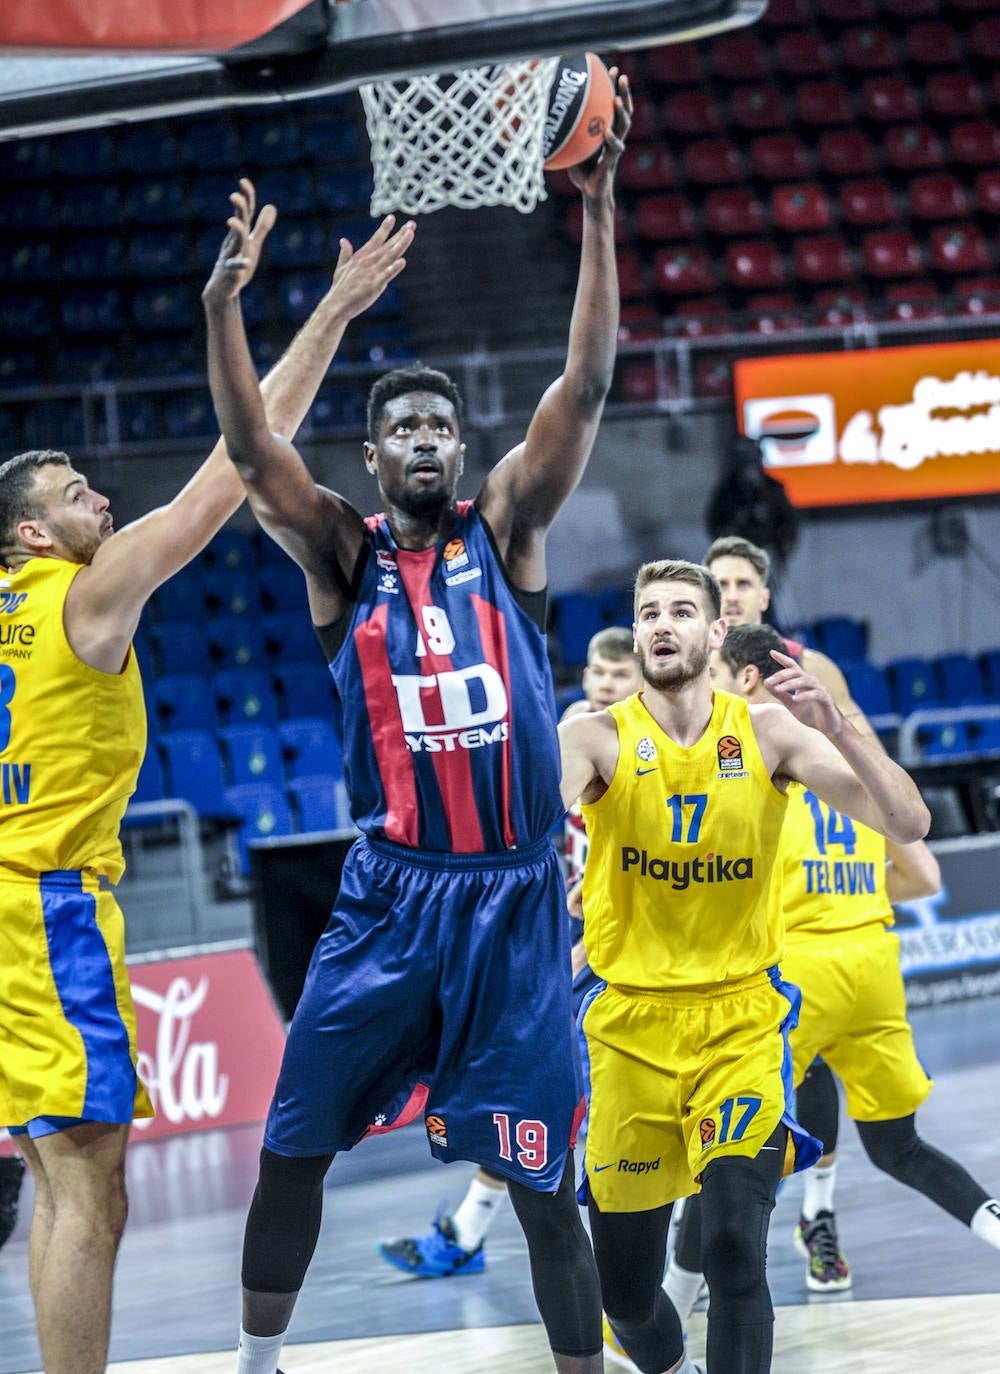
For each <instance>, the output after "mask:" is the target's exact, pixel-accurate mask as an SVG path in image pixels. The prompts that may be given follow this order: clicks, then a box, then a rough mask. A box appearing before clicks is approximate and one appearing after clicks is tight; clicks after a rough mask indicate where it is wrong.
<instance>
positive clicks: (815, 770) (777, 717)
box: [751, 651, 930, 844]
mask: <svg viewBox="0 0 1000 1374" xmlns="http://www.w3.org/2000/svg"><path fill="white" fill-rule="evenodd" d="M772 657H773V658H774V659H775V660H776V661H777V664H778V665H780V666H779V670H778V671H777V672H776V673H774V674H772V675H771V676H770V677H769V678H766V679H765V680H764V683H765V686H766V687H767V688H768V690H769V691H770V692H771V694H772V695H773V696H774V697H775V699H776V701H777V702H779V703H780V704H781V706H782V707H783V708H784V710H782V711H775V709H774V708H773V707H771V706H770V705H763V706H756V707H751V710H752V711H753V713H754V730H755V732H756V734H757V737H758V739H759V740H760V741H761V745H762V749H763V752H764V755H765V758H766V760H767V762H768V765H769V767H770V768H771V772H772V775H773V776H775V777H776V778H777V777H779V776H784V777H788V778H793V779H794V780H796V781H797V782H801V783H804V784H805V786H806V787H808V788H809V789H810V790H811V791H813V792H815V793H816V795H817V796H818V797H820V798H821V799H822V800H823V801H825V802H826V803H827V804H828V805H830V806H832V807H834V808H835V809H836V810H837V811H842V812H844V813H845V814H846V815H848V816H852V817H853V818H854V819H855V820H857V821H862V822H863V823H864V824H865V825H869V826H871V828H872V829H873V830H877V831H879V832H880V834H882V835H885V836H886V837H887V838H888V839H891V840H895V841H896V842H897V843H899V844H911V843H913V841H915V840H921V839H923V837H924V836H925V835H926V834H927V830H928V828H929V826H930V813H929V811H928V810H927V807H926V806H925V805H924V801H923V798H922V797H921V795H920V793H919V791H918V790H917V787H916V784H915V783H914V781H913V779H912V778H911V777H910V776H909V774H908V773H906V772H904V770H903V769H902V768H900V766H899V765H898V764H897V763H895V762H894V761H893V760H892V759H890V758H889V756H888V754H886V753H885V751H884V750H883V749H882V747H881V745H880V744H879V743H878V741H877V740H874V739H872V738H870V737H867V736H864V735H862V734H860V733H859V732H858V731H857V730H856V729H855V728H854V726H853V725H852V724H851V723H850V721H847V720H845V719H844V717H843V716H842V715H841V713H840V711H839V710H838V709H837V707H836V706H835V705H834V702H833V699H832V697H831V696H830V693H829V692H828V691H827V690H826V688H825V687H824V686H823V684H822V683H821V682H820V681H819V680H818V679H817V678H815V677H813V676H812V675H811V674H810V673H807V672H806V671H805V669H804V668H803V667H802V666H801V664H799V663H796V661H795V659H793V658H790V657H789V656H788V655H787V654H780V653H778V652H776V651H772Z"/></svg>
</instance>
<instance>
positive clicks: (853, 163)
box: [625, 129, 879, 177]
mask: <svg viewBox="0 0 1000 1374" xmlns="http://www.w3.org/2000/svg"><path fill="white" fill-rule="evenodd" d="M625 151H626V153H627V152H628V149H627V148H626V150H625ZM816 152H817V156H818V158H819V166H820V171H822V172H825V173H826V174H827V176H831V177H852V176H857V175H858V173H859V172H876V171H878V165H879V160H878V155H877V153H876V152H875V149H874V147H873V146H872V144H871V143H870V142H869V140H868V139H867V138H866V137H865V135H864V134H863V133H862V132H861V130H860V129H829V130H828V131H827V132H826V133H825V134H822V135H821V137H820V140H819V143H818V144H817V145H816Z"/></svg>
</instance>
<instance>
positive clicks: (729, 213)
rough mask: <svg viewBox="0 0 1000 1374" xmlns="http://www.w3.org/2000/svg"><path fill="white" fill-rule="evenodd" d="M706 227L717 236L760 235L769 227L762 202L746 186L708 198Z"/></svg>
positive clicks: (712, 193)
mask: <svg viewBox="0 0 1000 1374" xmlns="http://www.w3.org/2000/svg"><path fill="white" fill-rule="evenodd" d="M705 223H706V225H707V226H708V228H709V229H711V231H712V233H713V234H725V235H726V236H727V237H732V236H733V235H734V234H758V233H761V232H762V231H763V230H764V229H765V228H766V226H767V212H766V211H765V209H764V206H763V203H762V202H761V200H760V198H759V197H758V196H757V195H756V194H755V193H754V192H753V191H750V190H748V189H747V188H746V187H744V186H734V187H733V188H732V189H731V190H723V191H711V192H710V193H709V194H708V196H706V198H705Z"/></svg>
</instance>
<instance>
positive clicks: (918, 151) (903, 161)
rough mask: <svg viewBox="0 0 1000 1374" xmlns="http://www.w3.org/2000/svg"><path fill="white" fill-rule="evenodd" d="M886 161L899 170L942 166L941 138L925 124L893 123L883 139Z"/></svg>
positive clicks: (911, 170)
mask: <svg viewBox="0 0 1000 1374" xmlns="http://www.w3.org/2000/svg"><path fill="white" fill-rule="evenodd" d="M882 146H883V149H884V151H885V157H886V161H887V162H888V163H889V165H890V166H891V167H895V168H896V169H897V170H898V171H900V172H919V171H921V170H923V169H924V168H934V167H942V166H943V165H944V150H943V148H942V146H941V140H940V139H939V138H938V136H937V134H936V133H935V132H934V130H933V129H931V128H930V127H929V126H928V125H927V124H895V125H893V127H892V128H891V129H889V130H888V131H887V132H886V135H885V139H884V140H883V144H882Z"/></svg>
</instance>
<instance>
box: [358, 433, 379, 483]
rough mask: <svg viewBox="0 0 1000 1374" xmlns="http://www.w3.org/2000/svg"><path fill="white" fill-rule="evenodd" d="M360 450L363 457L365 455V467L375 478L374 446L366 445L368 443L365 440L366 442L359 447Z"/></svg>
mask: <svg viewBox="0 0 1000 1374" xmlns="http://www.w3.org/2000/svg"><path fill="white" fill-rule="evenodd" d="M361 449H362V452H363V453H364V455H365V467H366V468H367V469H368V471H369V472H370V473H371V475H372V476H373V477H374V476H375V471H376V463H375V445H374V444H370V443H368V441H367V440H366V441H365V442H364V443H363V444H362V445H361Z"/></svg>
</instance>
